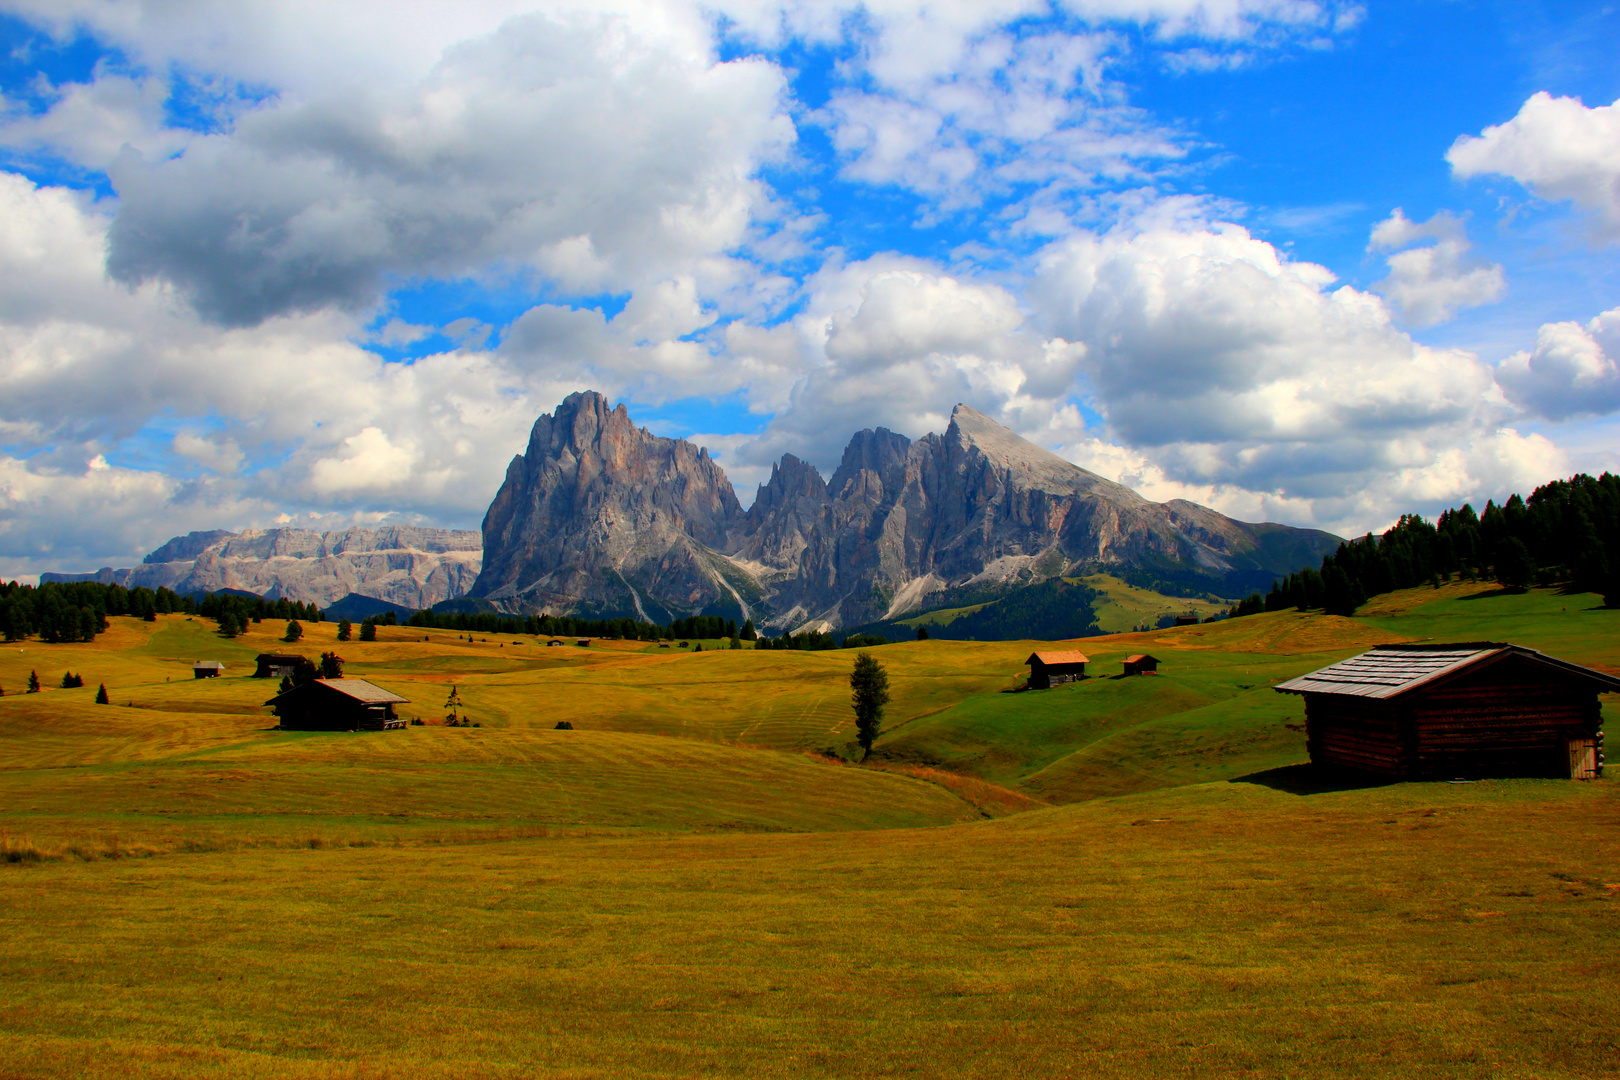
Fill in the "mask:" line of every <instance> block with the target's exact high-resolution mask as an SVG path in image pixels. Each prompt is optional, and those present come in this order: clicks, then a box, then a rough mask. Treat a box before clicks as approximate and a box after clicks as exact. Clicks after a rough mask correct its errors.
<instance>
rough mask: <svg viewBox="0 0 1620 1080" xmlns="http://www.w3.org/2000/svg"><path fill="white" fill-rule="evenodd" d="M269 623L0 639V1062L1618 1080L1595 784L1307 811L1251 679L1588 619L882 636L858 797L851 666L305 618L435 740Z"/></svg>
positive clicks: (414, 1070)
mask: <svg viewBox="0 0 1620 1080" xmlns="http://www.w3.org/2000/svg"><path fill="white" fill-rule="evenodd" d="M280 629H281V627H280V625H277V626H275V627H271V626H268V625H261V626H259V627H255V628H253V630H252V631H251V632H250V633H249V634H248V635H247V636H246V637H245V638H242V639H238V640H236V641H230V642H227V641H224V640H223V639H220V638H219V637H217V635H216V634H214V633H213V628H212V624H211V623H203V622H187V621H185V620H184V618H183V617H181V616H171V617H166V618H164V619H163V620H161V621H159V622H158V623H154V624H144V623H139V622H135V621H133V620H127V619H116V620H114V625H113V628H112V629H111V630H110V631H109V632H108V633H106V634H104V635H102V637H101V638H99V639H98V640H97V641H96V642H95V643H92V644H79V645H52V646H46V645H40V644H38V643H35V642H22V643H17V644H13V645H7V646H5V647H4V649H0V686H4V687H5V689H6V694H5V696H4V697H3V698H0V985H4V986H5V987H6V1001H7V1007H6V1008H5V1009H4V1010H0V1076H4V1077H7V1078H10V1077H47V1076H60V1075H76V1076H86V1077H95V1078H99V1077H126V1076H138V1077H154V1078H155V1077H187V1078H190V1077H264V1076H277V1077H283V1076H290V1077H312V1078H313V1077H321V1078H328V1077H361V1076H365V1077H383V1076H413V1077H414V1076H424V1077H457V1078H461V1077H485V1076H487V1077H508V1076H510V1077H518V1076H536V1075H545V1076H580V1077H586V1076H620V1075H638V1076H655V1077H656V1076H667V1077H690V1076H722V1077H723V1076H737V1077H822V1076H826V1077H842V1076H850V1077H854V1076H873V1075H922V1076H961V1077H1002V1076H1007V1075H1029V1076H1043V1077H1044V1076H1063V1075H1083V1076H1111V1077H1161V1076H1169V1075H1175V1076H1190V1077H1203V1076H1208V1077H1228V1076H1234V1075H1243V1076H1255V1077H1293V1076H1312V1077H1400V1078H1402V1080H1405V1078H1408V1077H1419V1078H1428V1077H1433V1078H1439V1077H1448V1078H1449V1077H1458V1078H1461V1077H1475V1076H1491V1077H1502V1078H1518V1077H1524V1078H1563V1077H1569V1078H1575V1077H1583V1078H1584V1077H1592V1076H1604V1075H1617V1074H1620V1069H1617V1068H1616V1067H1615V1066H1614V1062H1616V1061H1620V1037H1617V1035H1616V1032H1617V1031H1620V1004H1617V1003H1620V993H1617V991H1620V969H1617V968H1616V966H1615V964H1614V963H1613V962H1611V961H1610V960H1609V959H1607V957H1608V956H1609V954H1610V953H1611V952H1612V948H1611V946H1612V940H1611V939H1612V937H1613V930H1614V927H1615V918H1616V913H1617V911H1620V908H1617V907H1616V905H1617V904H1620V881H1617V880H1616V870H1615V865H1614V859H1613V850H1614V843H1613V840H1614V836H1615V835H1616V834H1617V830H1620V782H1617V781H1616V780H1615V779H1613V778H1612V777H1610V778H1605V779H1602V780H1599V781H1595V782H1590V783H1572V782H1568V781H1557V780H1546V781H1536V780H1516V781H1487V782H1480V783H1473V784H1459V785H1451V784H1416V783H1412V784H1404V783H1403V784H1378V783H1368V784H1366V785H1365V786H1356V785H1346V784H1344V783H1343V782H1338V783H1327V782H1325V781H1324V779H1323V778H1322V777H1319V776H1316V775H1315V774H1313V773H1312V772H1311V771H1310V770H1309V768H1308V767H1306V766H1305V765H1304V764H1303V762H1304V757H1305V755H1304V745H1303V744H1304V738H1303V733H1302V732H1301V731H1300V730H1298V727H1299V720H1300V705H1299V702H1298V701H1297V699H1294V698H1291V697H1286V696H1283V695H1279V694H1276V693H1275V692H1273V691H1272V690H1271V689H1270V687H1271V685H1273V684H1274V683H1275V682H1276V681H1279V680H1281V679H1284V678H1287V677H1290V676H1292V675H1296V674H1299V673H1301V672H1304V671H1308V670H1311V669H1314V668H1316V667H1320V666H1323V665H1325V664H1328V663H1331V662H1333V661H1335V660H1337V659H1339V658H1341V657H1343V656H1346V655H1350V654H1352V653H1354V652H1357V651H1360V650H1362V649H1365V648H1367V647H1369V646H1371V645H1373V644H1377V643H1379V642H1385V641H1401V640H1413V639H1447V640H1454V639H1464V640H1479V639H1491V640H1511V641H1515V642H1518V643H1521V644H1525V645H1529V646H1531V647H1534V648H1541V649H1545V650H1546V651H1549V652H1551V653H1553V654H1554V655H1558V656H1561V657H1565V658H1568V659H1571V660H1575V661H1577V662H1580V663H1586V664H1591V665H1593V666H1596V667H1600V668H1603V669H1605V670H1609V671H1615V670H1617V668H1616V665H1617V664H1620V612H1616V611H1606V610H1602V609H1599V608H1597V606H1596V601H1595V598H1593V597H1590V596H1566V595H1562V594H1559V593H1557V592H1554V591H1550V590H1532V591H1530V592H1527V593H1523V594H1502V593H1499V592H1495V591H1494V590H1491V589H1489V588H1486V587H1484V586H1474V585H1461V584H1456V585H1449V586H1447V587H1445V588H1443V589H1440V590H1432V589H1420V590H1411V591H1409V592H1407V593H1403V594H1393V595H1391V596H1388V597H1381V598H1379V600H1378V601H1377V602H1376V603H1375V604H1373V605H1371V606H1369V608H1368V609H1367V610H1366V611H1364V612H1363V613H1362V615H1361V616H1360V617H1358V618H1356V619H1342V618H1329V617H1325V616H1320V615H1302V614H1299V613H1297V612H1279V613H1274V614H1271V615H1263V616H1255V617H1251V618H1245V619H1238V620H1229V621H1224V622H1220V623H1214V624H1205V625H1200V626H1196V627H1187V628H1181V629H1173V630H1165V631H1159V632H1154V633H1145V634H1130V635H1119V636H1114V637H1101V638H1091V639H1086V640H1084V641H1082V642H1078V643H1077V645H1078V646H1079V647H1080V648H1082V649H1084V650H1085V651H1087V652H1088V653H1089V654H1090V655H1091V656H1092V657H1093V661H1094V663H1093V672H1094V673H1096V674H1097V675H1098V676H1099V677H1097V678H1093V679H1091V680H1088V681H1086V682H1083V683H1078V684H1074V685H1069V686H1063V687H1059V688H1057V689H1055V690H1051V691H1042V692H1021V693H1012V692H1005V691H1010V690H1013V689H1014V688H1016V687H1017V686H1019V685H1020V684H1021V683H1022V681H1023V676H1024V673H1025V671H1026V670H1027V669H1025V668H1024V667H1023V664H1022V661H1023V659H1024V658H1025V657H1026V656H1027V655H1028V653H1029V652H1030V651H1032V650H1033V649H1034V648H1035V647H1037V646H1038V645H1040V644H1041V643H1037V642H994V643H972V642H949V641H929V642H912V643H906V644H899V645H892V646H886V647H883V648H881V649H877V650H875V654H876V655H878V656H879V657H880V658H881V659H882V660H883V662H884V663H885V665H886V666H887V668H888V670H889V673H890V677H891V680H892V683H893V688H894V701H893V703H892V704H891V706H890V711H889V715H888V718H887V722H886V725H887V730H886V731H885V733H884V734H883V736H882V737H881V739H880V740H879V743H878V746H877V751H876V754H875V756H874V760H873V762H872V764H871V765H870V766H868V767H864V768H862V767H855V766H849V765H840V764H835V763H832V762H830V761H827V760H825V759H823V758H821V757H818V756H816V755H813V754H809V753H806V751H808V750H813V749H814V748H816V747H819V746H828V745H832V746H838V747H846V746H847V743H848V740H849V739H850V738H851V737H852V735H853V732H852V728H851V724H850V718H849V708H848V700H847V699H848V687H847V681H846V679H847V673H848V668H849V663H850V660H851V655H850V654H849V653H847V652H825V653H792V652H763V651H762V652H754V651H752V650H743V651H737V652H730V651H717V652H711V651H705V652H703V653H701V654H692V653H690V652H686V651H677V650H659V649H657V648H656V647H655V646H653V647H649V646H647V645H645V644H642V643H633V642H598V643H593V645H592V646H590V647H589V648H579V647H577V646H575V645H572V644H570V645H568V646H566V647H562V648H553V649H548V648H546V647H544V646H543V645H537V644H536V643H535V642H534V640H533V639H522V638H512V637H505V636H490V637H489V638H488V639H487V640H486V639H484V638H483V637H480V638H479V639H478V640H468V639H466V637H465V636H458V635H456V634H454V633H453V632H449V631H426V632H423V631H414V630H408V629H406V628H387V627H385V628H382V630H381V631H380V634H379V637H380V640H379V641H377V642H375V643H359V642H347V643H342V644H338V643H336V642H335V641H334V640H333V635H334V633H335V628H333V627H332V626H331V625H329V624H318V625H315V626H312V627H309V628H308V630H309V632H308V636H307V637H306V639H305V640H304V641H303V642H302V643H300V645H299V646H297V649H298V650H299V651H302V652H305V653H307V654H309V655H311V656H314V655H318V654H319V653H320V652H321V651H323V650H327V649H333V648H336V649H337V650H338V651H339V652H340V653H341V654H342V655H343V656H345V658H346V659H347V661H348V671H349V674H352V675H357V676H360V677H363V678H370V679H373V680H374V681H376V682H378V683H381V684H382V685H384V686H386V687H388V688H389V689H392V690H396V691H398V692H399V693H401V694H402V695H403V696H405V697H408V698H410V699H411V700H412V704H411V705H409V706H407V707H406V712H407V714H408V715H414V716H416V717H418V718H421V719H424V720H426V721H428V723H426V724H424V725H422V726H416V727H412V728H409V729H406V730H403V731H392V732H375V733H330V734H317V733H297V732H280V731H276V730H273V723H274V721H273V718H272V717H270V716H269V714H268V711H267V710H266V709H264V707H263V705H262V702H263V701H264V700H265V699H266V698H267V697H269V696H270V694H271V693H272V692H273V691H274V687H273V686H272V685H271V684H270V683H269V682H267V681H265V680H255V679H250V678H246V677H244V676H245V674H246V673H247V672H248V671H250V670H251V658H252V656H253V655H254V654H255V653H257V652H259V651H263V650H268V649H278V650H279V649H283V648H286V646H285V645H283V644H281V643H279V642H277V641H276V640H275V636H274V635H275V633H276V632H277V631H279V630H280ZM424 639H425V640H424ZM1132 652H1151V653H1153V654H1154V655H1156V656H1158V657H1159V658H1160V659H1161V661H1162V666H1161V671H1162V672H1163V674H1161V675H1158V676H1153V677H1135V678H1128V679H1127V678H1113V677H1111V676H1112V674H1113V673H1114V672H1116V671H1117V670H1118V668H1119V661H1120V659H1121V658H1122V657H1123V656H1125V655H1127V654H1129V653H1132ZM195 659H218V660H221V661H223V662H224V663H226V664H227V666H228V677H226V678H223V679H218V680H203V681H194V680H192V679H191V677H190V664H191V662H192V661H193V660H195ZM30 669H37V670H38V671H39V672H40V675H41V678H42V680H43V681H45V683H46V685H47V686H50V685H53V684H55V683H57V682H59V681H60V678H61V674H62V672H63V671H64V670H72V671H75V672H77V673H79V674H81V675H82V676H83V677H84V679H85V683H86V686H85V687H84V688H83V689H78V690H58V689H49V690H46V691H45V692H43V693H40V694H36V695H22V694H18V693H17V691H18V690H20V689H21V687H22V685H23V684H24V682H25V681H26V678H27V674H28V671H29V670H30ZM101 682H105V683H107V685H108V688H109V690H110V691H111V693H112V700H113V702H114V704H112V705H95V704H94V703H93V701H92V697H93V695H94V692H95V687H96V685H97V684H98V683H101ZM452 683H453V684H454V685H455V686H456V687H457V689H458V691H459V693H460V695H461V696H462V698H463V699H464V700H465V701H466V702H467V704H468V707H469V709H470V712H471V715H472V717H473V718H474V720H476V721H477V722H478V723H479V724H480V726H479V727H474V728H449V727H445V726H442V724H440V723H438V722H437V721H438V719H439V716H440V714H441V713H442V712H443V709H442V703H443V701H444V698H445V696H446V694H447V693H448V690H449V687H450V685H451V684H452ZM1610 711H1611V713H1612V711H1613V706H1612V704H1611V705H1610ZM560 719H568V720H570V721H571V722H573V723H574V725H575V728H576V730H573V731H556V730H554V725H555V723H556V722H557V721H558V720H560ZM1290 725H1293V726H1290ZM1017 811H1023V812H1017ZM1002 815H1008V816H1002ZM991 816H994V817H996V818H997V820H985V818H987V817H991Z"/></svg>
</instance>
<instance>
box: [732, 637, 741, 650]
mask: <svg viewBox="0 0 1620 1080" xmlns="http://www.w3.org/2000/svg"><path fill="white" fill-rule="evenodd" d="M731 647H732V648H733V649H740V648H742V638H739V637H734V638H732V639H731Z"/></svg>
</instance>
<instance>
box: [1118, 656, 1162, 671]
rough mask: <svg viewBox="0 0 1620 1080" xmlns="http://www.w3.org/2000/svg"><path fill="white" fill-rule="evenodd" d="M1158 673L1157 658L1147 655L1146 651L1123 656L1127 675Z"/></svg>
mask: <svg viewBox="0 0 1620 1080" xmlns="http://www.w3.org/2000/svg"><path fill="white" fill-rule="evenodd" d="M1158 673H1159V658H1158V657H1156V656H1149V655H1148V654H1147V653H1136V654H1134V655H1132V656H1127V657H1126V658H1125V674H1127V675H1157V674H1158Z"/></svg>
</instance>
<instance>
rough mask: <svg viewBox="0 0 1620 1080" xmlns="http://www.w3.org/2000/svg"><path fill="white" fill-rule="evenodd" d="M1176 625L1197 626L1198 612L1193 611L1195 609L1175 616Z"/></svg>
mask: <svg viewBox="0 0 1620 1080" xmlns="http://www.w3.org/2000/svg"><path fill="white" fill-rule="evenodd" d="M1176 625H1177V626H1197V625H1198V613H1197V612H1195V611H1189V612H1187V613H1186V614H1184V615H1177V616H1176Z"/></svg>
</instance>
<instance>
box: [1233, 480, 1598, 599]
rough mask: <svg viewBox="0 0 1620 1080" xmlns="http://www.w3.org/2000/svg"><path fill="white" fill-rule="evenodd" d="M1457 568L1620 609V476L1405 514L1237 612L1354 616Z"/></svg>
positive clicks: (1341, 547)
mask: <svg viewBox="0 0 1620 1080" xmlns="http://www.w3.org/2000/svg"><path fill="white" fill-rule="evenodd" d="M1457 574H1460V575H1462V576H1463V577H1467V578H1483V579H1490V578H1494V579H1495V580H1496V581H1498V582H1500V583H1501V584H1502V585H1503V586H1504V587H1506V588H1523V587H1525V586H1527V585H1531V584H1540V585H1553V584H1567V585H1568V586H1569V587H1570V588H1571V589H1573V590H1575V591H1578V592H1596V593H1602V594H1603V597H1604V602H1605V603H1606V604H1607V605H1609V606H1610V607H1615V606H1620V477H1616V476H1614V475H1613V474H1610V473H1604V474H1603V475H1602V476H1599V477H1597V478H1596V479H1594V478H1593V477H1591V476H1588V475H1586V474H1585V473H1580V474H1577V475H1575V476H1572V477H1570V478H1569V479H1568V480H1555V481H1553V482H1552V483H1549V484H1543V485H1542V486H1541V487H1538V488H1536V489H1535V491H1533V492H1531V494H1530V498H1529V499H1523V498H1521V497H1520V496H1518V495H1517V494H1515V495H1513V496H1511V497H1510V498H1509V499H1508V500H1507V501H1506V502H1504V503H1503V504H1502V505H1501V506H1497V505H1496V503H1495V502H1487V503H1486V504H1485V511H1484V513H1481V514H1476V513H1475V512H1474V508H1473V507H1472V506H1469V505H1467V504H1464V505H1463V506H1461V507H1458V508H1456V509H1452V510H1447V511H1446V512H1445V513H1443V514H1441V515H1440V518H1439V520H1438V521H1436V522H1434V523H1430V522H1428V521H1425V520H1424V519H1423V518H1421V517H1419V516H1417V515H1416V514H1408V515H1405V516H1403V517H1402V518H1401V519H1400V521H1398V522H1397V523H1396V524H1395V526H1394V528H1392V529H1390V530H1389V531H1388V532H1386V533H1384V534H1383V535H1382V536H1372V535H1370V534H1369V535H1367V536H1364V537H1362V538H1360V539H1359V540H1349V541H1346V542H1345V543H1343V544H1341V545H1339V549H1338V550H1337V551H1335V552H1333V553H1332V554H1331V555H1328V556H1327V557H1326V558H1324V559H1323V560H1322V568H1321V570H1310V569H1306V570H1301V571H1299V572H1297V573H1294V574H1290V575H1288V577H1286V578H1282V579H1279V580H1278V581H1277V583H1276V584H1275V585H1273V586H1272V588H1271V591H1270V592H1269V593H1267V594H1266V595H1265V596H1261V595H1260V594H1259V593H1255V594H1254V595H1252V596H1250V597H1249V598H1248V599H1246V600H1244V601H1243V602H1242V603H1240V604H1238V605H1237V607H1236V608H1234V609H1233V611H1232V614H1233V615H1252V614H1255V613H1257V612H1260V611H1280V610H1283V609H1285V608H1291V607H1294V608H1299V609H1301V610H1311V609H1313V608H1324V609H1326V611H1327V612H1328V613H1329V614H1331V615H1350V614H1353V613H1354V612H1355V610H1356V608H1358V607H1360V606H1361V605H1362V604H1364V603H1366V602H1367V600H1368V599H1369V598H1370V597H1373V596H1377V595H1379V594H1381V593H1387V592H1391V591H1393V590H1395V589H1407V588H1411V587H1413V586H1415V585H1422V584H1425V583H1427V582H1438V581H1439V580H1440V579H1441V578H1448V577H1450V576H1452V575H1457Z"/></svg>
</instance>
